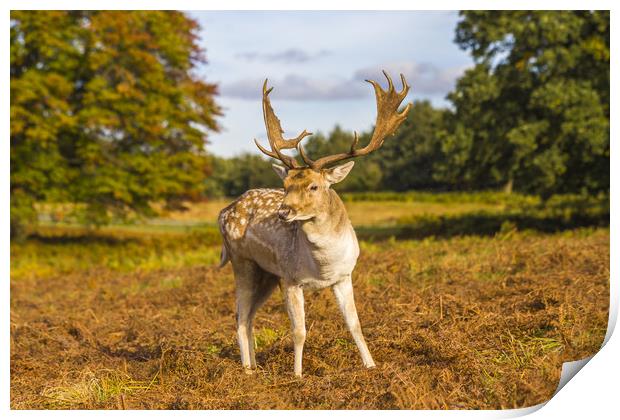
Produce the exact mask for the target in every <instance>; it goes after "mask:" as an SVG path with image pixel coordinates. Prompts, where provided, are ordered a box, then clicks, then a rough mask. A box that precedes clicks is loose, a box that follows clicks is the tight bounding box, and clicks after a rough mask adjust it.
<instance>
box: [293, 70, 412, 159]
mask: <svg viewBox="0 0 620 420" xmlns="http://www.w3.org/2000/svg"><path fill="white" fill-rule="evenodd" d="M383 74H384V75H385V77H386V78H387V80H388V90H387V91H385V90H383V89H381V86H379V83H377V82H375V81H373V80H366V81H367V82H368V83H370V84H371V85H372V86H373V87H374V88H375V96H376V97H377V121H376V123H375V129H374V131H373V133H372V137H371V139H370V142H369V143H368V145H366V146H365V147H363V148H361V149H356V147H357V143H358V141H359V138H358V137H357V133H355V137H354V138H353V142H352V143H351V149H350V150H349V151H348V152H347V153H339V154H336V155H330V156H325V157H322V158H319V159H317V160H314V161H313V160H312V159H310V158H308V156H307V155H306V153H305V151H304V149H303V147H302V146H301V144H297V150H298V151H299V155H300V156H301V158H302V159H303V161H304V162H305V163H306V165H308V166H309V167H311V168H312V169H314V170H319V169H321V168H324V167H325V166H327V165H331V164H333V163H336V162H339V161H341V160H345V159H350V158H355V157H358V156H364V155H367V154H369V153H371V152H373V151H375V150H377V149H378V148H380V147H381V146H382V145H383V141H384V140H385V138H386V137H387V136H389V135H392V134H394V132H395V131H396V129H397V128H398V127H399V126H400V125H401V124H402V122H403V121H404V120H405V118H407V113H408V112H409V109H410V108H411V104H410V103H409V104H407V106H406V107H405V109H403V110H402V111H401V112H398V107H399V106H400V104H401V102H402V101H403V99H405V96H407V93H408V92H409V85H407V81H406V80H405V76H403V75H402V74H401V75H400V80H401V81H402V84H403V89H402V90H401V91H400V92H396V91H395V90H394V84H393V83H392V79H391V78H390V76H388V74H387V73H386V72H385V70H384V71H383Z"/></svg>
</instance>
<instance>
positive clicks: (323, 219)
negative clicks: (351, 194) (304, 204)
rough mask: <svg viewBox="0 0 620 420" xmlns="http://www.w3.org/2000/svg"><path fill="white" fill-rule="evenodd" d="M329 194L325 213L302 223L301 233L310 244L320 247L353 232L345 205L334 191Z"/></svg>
mask: <svg viewBox="0 0 620 420" xmlns="http://www.w3.org/2000/svg"><path fill="white" fill-rule="evenodd" d="M328 193H329V198H328V200H327V203H326V204H327V205H326V206H325V208H324V209H323V211H322V212H321V213H319V214H318V215H317V216H315V217H314V218H313V219H311V220H308V221H305V222H302V223H301V232H303V233H304V234H305V236H306V238H307V239H308V241H309V242H310V243H312V244H314V245H316V246H318V247H322V246H324V245H325V244H323V242H324V241H333V240H335V239H337V238H340V237H343V236H346V235H347V234H348V233H349V232H350V231H352V226H351V222H350V221H349V216H348V215H347V210H346V208H345V206H344V203H343V202H342V200H341V199H340V197H338V194H336V192H335V191H334V190H329V191H328Z"/></svg>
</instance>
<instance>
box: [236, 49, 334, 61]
mask: <svg viewBox="0 0 620 420" xmlns="http://www.w3.org/2000/svg"><path fill="white" fill-rule="evenodd" d="M329 54H330V52H329V51H327V50H321V51H319V52H316V53H313V54H311V53H308V52H306V51H304V50H300V49H298V48H289V49H288V50H284V51H281V52H277V53H258V52H244V53H239V54H237V55H236V56H235V57H237V58H241V59H243V60H246V61H263V62H274V61H279V62H283V63H306V62H308V61H311V60H316V59H318V58H321V57H324V56H326V55H329Z"/></svg>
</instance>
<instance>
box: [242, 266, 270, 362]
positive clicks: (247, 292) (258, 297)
mask: <svg viewBox="0 0 620 420" xmlns="http://www.w3.org/2000/svg"><path fill="white" fill-rule="evenodd" d="M233 270H234V273H235V283H236V295H237V340H238V342H239V352H240V353H241V364H242V365H243V367H244V368H246V371H249V370H250V369H255V368H256V356H255V353H254V333H253V324H254V316H255V315H256V311H257V310H258V309H259V308H260V307H261V306H262V304H263V303H265V301H266V300H267V298H268V297H269V296H270V295H271V293H272V292H273V290H274V288H275V286H276V285H277V284H278V278H277V277H276V276H275V275H273V274H271V273H268V272H266V271H265V270H263V269H262V268H260V267H259V266H258V264H256V263H255V262H254V261H251V260H235V261H233Z"/></svg>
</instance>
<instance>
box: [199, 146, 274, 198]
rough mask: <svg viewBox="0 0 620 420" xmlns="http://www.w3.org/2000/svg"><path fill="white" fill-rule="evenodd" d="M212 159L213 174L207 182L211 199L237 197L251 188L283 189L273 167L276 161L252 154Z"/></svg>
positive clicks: (207, 192)
mask: <svg viewBox="0 0 620 420" xmlns="http://www.w3.org/2000/svg"><path fill="white" fill-rule="evenodd" d="M211 159H212V167H213V174H212V175H211V176H210V177H209V178H207V179H206V181H205V182H206V185H205V192H206V195H208V196H210V197H221V196H226V197H237V196H239V195H241V194H243V193H244V192H246V191H247V190H249V189H251V188H282V180H281V179H280V178H279V177H278V175H276V173H275V172H274V170H273V169H272V167H271V165H272V163H273V162H275V161H272V160H269V161H268V160H265V159H263V158H262V157H261V156H259V155H256V154H250V153H243V154H241V155H239V156H234V157H232V158H227V159H226V158H220V157H215V156H213V157H212V158H211Z"/></svg>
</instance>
